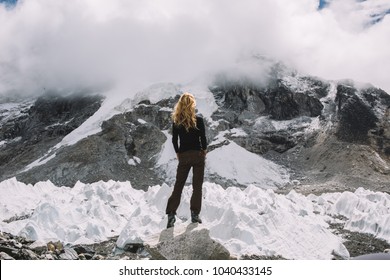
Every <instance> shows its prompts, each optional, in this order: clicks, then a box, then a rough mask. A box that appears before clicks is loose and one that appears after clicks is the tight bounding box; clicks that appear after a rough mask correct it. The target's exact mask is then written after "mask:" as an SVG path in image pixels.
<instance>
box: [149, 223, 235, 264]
mask: <svg viewBox="0 0 390 280" xmlns="http://www.w3.org/2000/svg"><path fill="white" fill-rule="evenodd" d="M196 227H197V226H196V224H190V225H189V226H188V227H187V229H186V231H185V232H184V233H183V234H180V235H178V236H176V237H174V236H173V228H169V229H165V230H164V231H162V232H161V235H160V241H159V243H158V244H157V245H156V246H149V247H148V250H149V252H150V254H151V255H152V258H153V259H168V260H227V259H230V253H229V251H228V250H227V249H226V248H225V247H224V246H222V245H221V244H220V243H218V242H216V241H215V240H213V239H211V238H210V232H209V230H207V229H205V228H203V229H197V228H196Z"/></svg>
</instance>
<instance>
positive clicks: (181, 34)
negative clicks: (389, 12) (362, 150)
mask: <svg viewBox="0 0 390 280" xmlns="http://www.w3.org/2000/svg"><path fill="white" fill-rule="evenodd" d="M378 1H380V2H381V5H382V6H381V5H379V6H380V10H379V11H383V9H385V8H386V3H385V2H386V1H382V0H370V1H364V2H356V1H352V0H345V1H344V0H333V1H331V2H330V3H329V5H328V6H327V7H326V8H324V9H321V10H318V6H319V2H318V1H316V0H296V1H289V0H261V1H259V0H245V1H234V0H214V1H209V0H196V1H195V0H188V1H183V0H143V1H135V0H134V1H131V0H111V1H106V0H80V1H67V0H56V1H50V0H28V1H27V0H25V1H23V0H19V1H18V4H17V5H16V6H15V7H14V8H12V9H6V8H5V7H4V5H0V26H1V28H0V93H5V92H9V91H17V92H26V93H32V92H41V91H43V89H44V88H45V89H49V88H54V89H59V90H61V89H63V90H72V89H77V88H80V87H81V88H83V87H108V86H118V85H120V86H121V88H126V89H128V90H137V89H141V88H143V87H146V86H148V85H150V84H151V83H154V82H161V81H170V82H185V81H188V80H190V79H192V78H195V77H197V76H198V75H200V74H202V73H205V72H214V71H218V70H220V69H224V68H229V67H232V66H233V65H235V63H236V62H237V59H238V58H240V57H242V56H243V54H244V55H245V54H246V53H250V52H256V53H261V54H264V55H267V56H270V57H274V58H276V59H280V60H283V61H286V62H288V63H290V64H292V65H294V66H295V67H297V68H298V69H299V70H301V71H303V72H306V73H309V74H313V75H318V76H322V77H324V78H329V79H342V78H352V79H356V80H359V81H362V82H372V83H373V84H374V85H376V86H379V87H382V88H384V89H385V90H387V91H388V92H390V80H389V79H388V77H386V74H387V73H389V72H390V55H389V54H390V51H389V50H388V47H387V46H389V45H390V37H389V36H388V34H390V19H389V16H386V14H384V16H383V17H382V20H380V21H378V22H377V23H376V24H374V25H367V24H366V23H367V13H368V15H370V14H371V12H373V11H375V12H378V9H379V8H375V7H378V5H373V3H374V2H377V3H379V2H378ZM343 3H344V4H343ZM345 3H346V4H345ZM384 11H385V10H384Z"/></svg>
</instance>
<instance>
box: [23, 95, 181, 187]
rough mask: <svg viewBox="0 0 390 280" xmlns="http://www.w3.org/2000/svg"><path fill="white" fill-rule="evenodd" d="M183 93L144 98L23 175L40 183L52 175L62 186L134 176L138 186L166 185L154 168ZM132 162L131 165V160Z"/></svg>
mask: <svg viewBox="0 0 390 280" xmlns="http://www.w3.org/2000/svg"><path fill="white" fill-rule="evenodd" d="M177 98H178V97H177ZM177 98H176V99H174V98H171V99H167V100H164V101H160V102H158V103H156V104H151V103H150V102H149V101H142V102H140V104H138V105H136V106H135V108H134V110H132V111H131V112H127V113H124V114H118V115H116V116H114V117H112V118H111V119H109V120H107V121H105V122H103V124H102V131H101V132H100V133H98V134H96V135H92V136H89V137H87V138H85V139H83V140H81V141H79V142H78V143H76V144H75V145H73V146H71V147H64V148H62V149H60V150H59V151H57V152H56V156H55V158H53V159H52V160H51V161H50V163H49V164H47V165H46V167H45V168H39V167H38V168H33V169H31V170H30V171H27V172H24V173H22V174H19V175H18V176H17V179H18V180H21V181H25V182H30V183H35V182H38V181H42V180H47V179H48V178H49V179H50V180H51V181H52V182H53V183H54V184H56V185H65V186H69V187H72V186H73V185H74V184H75V183H76V182H77V181H82V182H84V183H92V182H96V181H99V180H104V181H108V180H111V179H114V180H119V181H128V180H129V181H130V182H131V183H132V184H133V186H134V188H141V189H144V188H147V187H148V186H151V185H156V184H161V183H162V182H163V178H161V177H160V176H159V174H157V173H156V171H155V170H154V166H155V164H156V161H157V159H158V154H159V152H160V151H161V147H162V145H163V144H164V143H165V141H166V136H165V135H164V133H163V132H162V131H161V130H166V129H169V128H170V125H171V121H170V114H171V112H170V111H167V110H166V109H164V108H166V107H167V106H172V107H173V104H174V103H175V102H176V101H177ZM129 161H130V164H129Z"/></svg>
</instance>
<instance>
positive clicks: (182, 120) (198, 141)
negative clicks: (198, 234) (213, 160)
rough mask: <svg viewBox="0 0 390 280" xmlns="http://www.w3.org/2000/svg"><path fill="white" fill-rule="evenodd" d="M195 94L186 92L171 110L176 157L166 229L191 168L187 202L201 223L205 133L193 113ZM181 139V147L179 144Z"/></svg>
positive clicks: (201, 124) (201, 120) (203, 127)
mask: <svg viewBox="0 0 390 280" xmlns="http://www.w3.org/2000/svg"><path fill="white" fill-rule="evenodd" d="M195 106H196V101H195V97H194V96H193V95H192V94H190V93H188V92H186V93H184V94H182V95H181V96H180V99H179V101H178V102H177V104H176V105H175V108H174V110H173V113H172V120H173V124H172V143H173V147H174V149H175V151H176V157H177V159H178V160H179V165H178V167H177V173H176V182H175V186H174V188H173V192H172V195H171V196H170V198H169V199H168V204H167V209H166V214H167V215H168V224H167V228H170V227H173V225H174V224H175V221H176V219H175V215H176V210H177V208H178V207H179V204H180V199H181V193H182V191H183V187H184V184H185V182H186V180H187V177H188V173H189V172H190V169H191V168H192V172H193V178H192V196H191V202H190V209H191V221H192V222H193V223H202V220H201V219H200V218H199V213H200V209H201V205H202V184H203V176H204V166H205V158H206V153H207V151H206V149H207V141H206V133H205V126H204V121H203V118H201V117H199V116H196V115H195ZM178 139H180V146H179V144H178Z"/></svg>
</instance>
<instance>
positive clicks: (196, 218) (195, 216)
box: [191, 212, 202, 224]
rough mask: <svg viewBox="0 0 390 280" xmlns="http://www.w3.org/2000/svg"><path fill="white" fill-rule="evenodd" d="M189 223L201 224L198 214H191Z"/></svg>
mask: <svg viewBox="0 0 390 280" xmlns="http://www.w3.org/2000/svg"><path fill="white" fill-rule="evenodd" d="M191 222H193V223H199V224H201V223H202V220H201V219H200V218H199V214H196V213H195V212H191Z"/></svg>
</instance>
